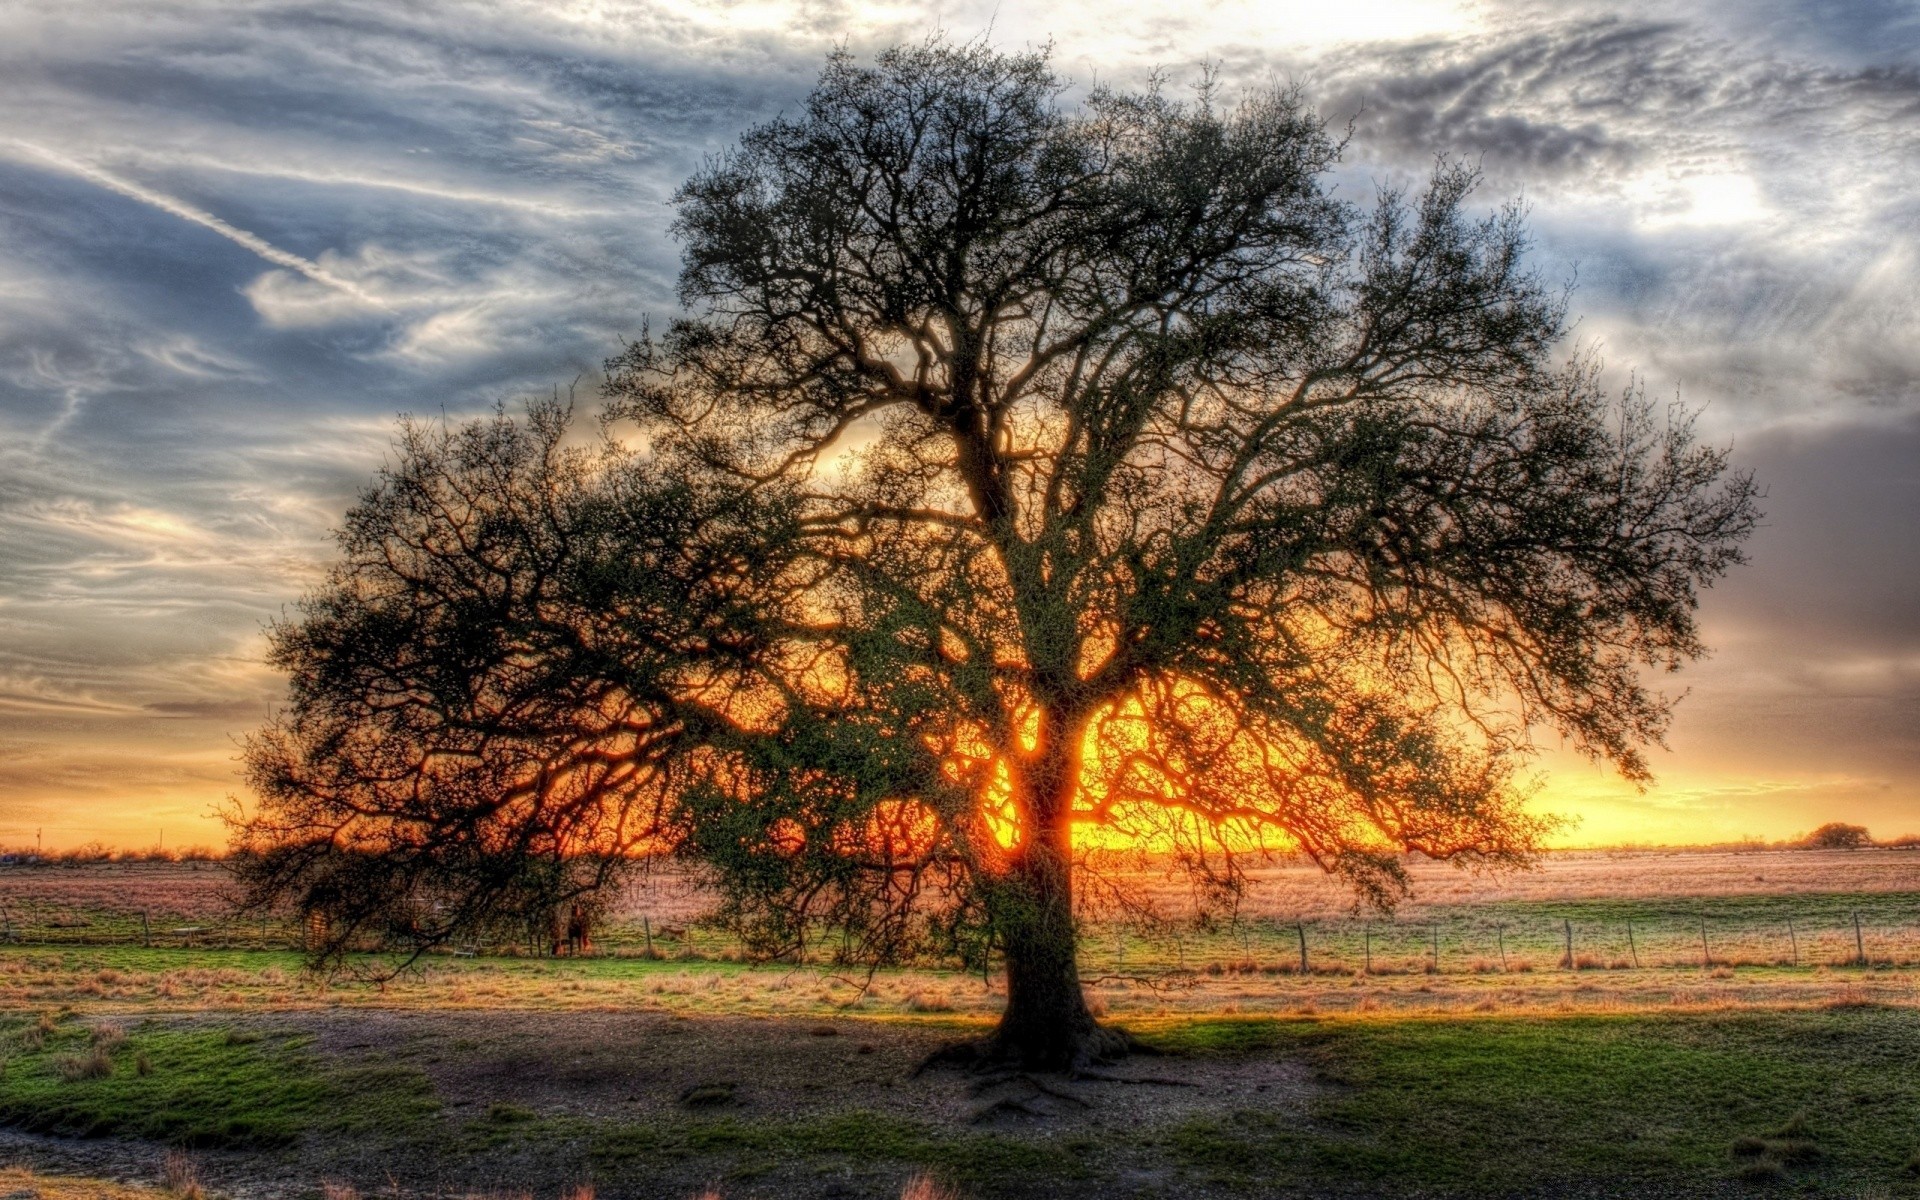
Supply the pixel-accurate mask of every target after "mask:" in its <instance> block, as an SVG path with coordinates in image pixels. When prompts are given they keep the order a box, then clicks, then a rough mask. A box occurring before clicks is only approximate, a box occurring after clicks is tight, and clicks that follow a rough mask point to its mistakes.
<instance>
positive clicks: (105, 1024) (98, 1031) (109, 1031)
mask: <svg viewBox="0 0 1920 1200" xmlns="http://www.w3.org/2000/svg"><path fill="white" fill-rule="evenodd" d="M89 1040H90V1041H91V1042H92V1043H93V1044H94V1045H95V1046H100V1047H103V1048H105V1049H106V1050H108V1051H109V1052H111V1051H114V1050H118V1049H119V1048H120V1047H121V1045H123V1044H124V1043H125V1042H126V1040H127V1031H126V1029H124V1028H123V1027H121V1026H120V1025H117V1024H115V1023H114V1022H112V1021H102V1022H100V1024H98V1025H95V1026H94V1027H93V1032H92V1034H91V1035H90V1037H89Z"/></svg>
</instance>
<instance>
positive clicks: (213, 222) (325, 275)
mask: <svg viewBox="0 0 1920 1200" xmlns="http://www.w3.org/2000/svg"><path fill="white" fill-rule="evenodd" d="M14 144H15V145H17V146H20V147H22V148H24V149H26V150H28V151H30V152H32V153H33V154H35V155H37V156H39V157H40V158H43V159H45V160H47V161H48V162H50V163H53V164H54V165H55V166H58V167H60V168H62V169H64V170H67V171H71V172H72V173H73V174H75V175H78V176H80V177H81V178H82V179H85V180H88V181H89V182H92V183H97V184H99V185H100V186H101V187H103V188H106V189H108V190H109V191H114V192H118V193H120V194H121V195H122V196H126V197H128V198H130V199H134V200H138V201H140V202H141V203H142V204H151V205H152V206H153V207H155V208H157V209H159V210H160V211H161V212H166V213H172V214H173V215H174V216H176V217H179V218H180V219H181V220H183V221H192V222H193V223H194V224H195V225H202V226H205V227H206V228H208V229H211V230H213V231H214V232H215V233H217V234H219V235H220V236H221V237H223V238H226V239H227V240H228V241H230V242H234V243H236V244H238V245H241V246H245V247H246V248H247V249H249V250H251V251H253V252H254V253H255V254H258V255H259V256H260V257H261V258H264V259H266V260H267V261H268V262H270V263H272V264H274V265H275V266H279V267H285V268H287V269H288V270H289V271H298V272H299V273H300V274H302V275H305V276H306V277H307V278H308V279H311V280H313V281H314V282H315V283H318V284H323V285H325V286H326V287H330V288H333V289H334V290H335V291H337V292H340V293H342V294H343V295H347V296H351V297H353V298H354V299H355V300H358V301H360V302H361V303H362V304H366V305H368V306H370V307H373V308H378V309H386V308H387V307H388V306H387V305H386V304H385V303H383V302H382V301H381V300H379V299H378V298H377V297H375V296H374V295H373V294H372V293H370V292H368V291H367V290H366V289H365V288H362V287H361V286H360V285H359V284H357V283H354V282H352V281H351V280H347V279H342V278H340V277H339V276H338V275H335V274H334V273H333V272H331V271H329V270H327V269H326V268H325V267H323V266H321V265H320V264H319V263H317V262H314V261H313V260H312V259H309V258H301V257H300V256H299V255H298V254H292V253H289V252H288V251H285V250H282V249H281V248H280V247H278V246H276V245H274V244H273V243H272V242H269V241H268V240H266V239H265V238H263V237H261V236H260V235H258V234H254V233H248V232H247V231H246V230H244V229H240V228H238V227H236V226H233V225H229V224H227V223H226V222H225V221H222V220H221V219H220V218H219V217H216V216H214V215H213V214H212V213H210V212H206V211H204V210H202V209H198V208H195V207H194V206H193V205H191V204H188V203H187V202H186V201H184V200H179V199H175V198H174V197H172V196H169V195H167V194H166V193H165V192H156V191H154V190H153V189H152V188H145V187H141V186H140V185H139V184H137V183H131V182H129V181H127V180H125V179H122V178H120V177H119V176H118V175H113V174H110V173H108V172H107V171H103V170H101V169H100V168H99V167H96V166H94V165H93V164H91V163H85V162H81V161H79V160H77V159H72V158H68V157H67V156H66V155H64V154H60V153H57V152H55V151H52V150H49V149H47V148H46V147H45V146H37V145H35V144H33V143H32V142H25V141H20V140H19V139H17V138H16V139H14Z"/></svg>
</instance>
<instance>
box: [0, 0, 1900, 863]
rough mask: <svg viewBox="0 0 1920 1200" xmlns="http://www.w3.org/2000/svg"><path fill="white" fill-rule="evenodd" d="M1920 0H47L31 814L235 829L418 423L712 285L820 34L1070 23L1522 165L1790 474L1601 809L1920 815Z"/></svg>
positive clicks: (1344, 182)
mask: <svg viewBox="0 0 1920 1200" xmlns="http://www.w3.org/2000/svg"><path fill="white" fill-rule="evenodd" d="M1917 12H1920V9H1916V7H1915V6H1913V5H1911V4H1909V3H1907V2H1906V0H1856V2H1853V3H1844V2H1824V3H1823V2H1821V0H1799V2H1797V3H1796V2H1789V0H1738V2H1736V0H1723V2H1722V3H1717V4H1716V3H1705V2H1702V0H1661V2H1660V3H1645V4H1640V5H1635V4H1633V3H1624V4H1609V5H1604V6H1603V5H1598V4H1579V3H1566V4H1555V5H1539V4H1530V3H1524V2H1507V0H1498V2H1491V3H1473V2H1464V3H1449V2H1445V0H1343V2H1342V3H1340V4H1328V3H1326V0H1255V2H1239V0H1219V2H1215V3H1208V2H1206V0H1179V2H1177V3H1166V4H1150V3H1133V4H1115V3H1112V2H1110V0H1104V2H1087V0H1067V2H1062V3H1026V4H1017V5H1016V4H995V3H993V2H992V0H980V2H971V0H969V2H963V3H950V4H941V3H914V2H912V0H901V2H900V3H895V4H885V5H872V6H865V5H859V4H842V3H835V2H833V0H819V2H809V0H800V2H799V3H787V2H785V0H741V2H739V3H725V2H720V0H711V2H710V0H633V2H629V0H551V2H548V3H540V2H537V0H494V2H491V3H478V2H472V3H461V2H459V0H418V2H414V3H408V4H391V3H380V2H373V0H368V2H365V3H356V2H353V0H298V2H288V3H273V2H265V0H260V2H242V0H228V2H226V3H194V2H190V0H135V2H126V0H89V2H88V3H84V4H75V3H73V2H72V0H10V2H9V3H8V4H6V5H5V6H4V8H0V842H5V843H11V844H19V843H21V842H26V843H31V842H32V840H33V838H34V837H35V834H36V830H44V837H45V840H46V844H47V845H48V846H50V847H51V846H57V845H65V844H71V843H76V842H80V841H85V840H87V839H91V838H100V839H105V840H108V841H111V842H115V843H119V844H126V845H148V844H151V843H152V842H153V841H154V840H155V839H156V838H157V837H160V836H161V835H162V831H164V836H165V838H166V841H167V843H168V844H169V845H179V844H183V843H187V842H196V841H197V842H214V841H217V840H218V839H219V836H220V834H219V828H218V826H217V824H216V823H214V822H212V821H211V820H210V819H209V813H210V811H211V809H212V808H213V806H215V805H216V804H218V803H219V802H220V801H221V800H222V799H223V798H224V797H226V796H228V795H230V794H233V793H236V792H237V791H238V788H239V785H238V782H237V780H236V778H235V774H234V761H233V760H234V753H235V750H234V738H235V736H236V735H237V734H239V733H241V732H243V731H244V730H246V729H248V728H250V727H252V726H253V725H255V724H257V723H258V722H259V721H260V719H261V718H262V716H263V715H264V714H265V713H266V711H267V710H268V708H269V706H270V705H271V704H272V703H273V702H274V700H275V698H276V695H277V694H278V690H279V685H278V682H277V681H276V679H275V678H274V677H273V676H272V675H271V673H269V672H268V671H267V670H266V669H265V668H264V667H263V666H262V665H261V663H260V661H259V660H260V655H261V651H262V626H263V624H264V622H266V621H267V620H268V619H270V618H272V617H274V616H275V615H277V614H279V613H280V612H282V611H283V610H284V608H285V606H286V605H288V604H289V603H290V602H291V601H292V600H294V599H295V598H297V597H298V596H299V595H300V594H301V592H302V590H303V589H304V588H305V587H306V586H308V584H309V583H310V582H311V581H312V580H313V579H314V578H315V576H316V571H317V569H318V567H319V565H320V564H322V563H324V562H325V560H326V558H327V556H328V553H329V544H328V541H327V535H328V529H329V527H330V526H331V524H332V523H333V522H334V521H335V520H336V519H337V518H338V516H339V515H340V513H341V512H342V510H343V509H344V507H345V506H346V505H347V503H348V502H349V501H350V499H351V497H352V495H353V494H354V492H355V490H356V489H357V488H359V487H360V486H361V485H363V484H364V483H365V481H366V480H367V478H368V476H369V474H370V472H371V471H372V470H373V469H374V468H375V467H376V466H377V465H378V464H379V462H380V461H381V458H382V455H383V454H384V452H385V447H386V444H387V438H388V433H389V430H390V429H391V426H392V421H393V418H394V416H395V414H396V413H398V412H402V411H408V412H416V413H434V412H439V411H442V410H444V411H447V412H450V413H456V414H458V413H463V412H468V411H472V410H476V409H479V408H483V407H485V406H487V405H490V404H492V403H494V402H495V401H497V400H499V399H503V398H505V399H512V398H515V397H520V396H525V395H527V394H529V393H531V392H535V391H546V390H549V389H551V388H553V387H555V386H561V387H565V386H567V385H568V384H569V383H570V382H572V381H574V380H576V379H580V380H582V381H583V385H584V386H587V387H589V388H590V387H591V385H592V379H593V376H592V372H593V371H594V369H595V366H596V364H597V363H599V362H600V361H601V360H602V359H603V358H604V357H606V356H607V355H608V354H609V353H610V351H611V350H612V349H613V348H615V347H616V346H617V344H618V340H619V339H620V338H621V337H622V336H623V335H629V334H632V333H634V332H636V331H637V330H638V329H639V327H640V324H641V321H642V320H643V318H644V317H645V316H646V315H647V314H649V313H652V314H657V315H659V314H667V313H669V312H671V311H672V300H671V284H672V280H673V276H674V272H675V268H676V254H675V248H674V246H673V245H672V243H671V242H670V240H669V239H668V238H667V237H666V236H665V232H664V229H665V225H666V222H667V219H668V210H667V207H666V201H667V198H668V196H669V195H670V194H671V192H672V189H673V187H674V185H675V184H676V183H677V182H678V181H679V180H680V179H682V178H683V177H684V176H686V175H687V174H688V173H689V171H690V170H692V169H693V168H694V167H695V166H696V165H697V164H698V163H699V162H700V160H701V156H702V155H705V154H708V153H711V152H714V151H716V150H719V149H721V148H723V147H725V146H726V145H728V144H729V143H730V142H731V141H732V140H733V139H734V138H736V137H737V136H738V134H739V133H740V131H741V130H742V129H743V128H744V127H746V126H747V125H749V124H751V123H753V122H755V121H759V120H762V119H764V118H767V117H769V116H772V115H773V114H775V113H777V112H779V111H781V110H782V109H783V108H790V107H792V106H793V105H794V104H795V103H796V102H797V100H798V98H799V97H800V96H802V95H803V94H804V92H805V90H806V88H807V86H808V84H809V83H810V81H811V80H812V78H813V76H814V75H815V74H816V73H817V71H818V69H819V66H820V63H821V60H822V57H823V56H824V55H825V53H826V52H827V51H828V50H829V49H831V48H832V47H833V46H834V45H836V44H839V43H842V42H844V43H846V44H848V45H849V46H851V47H852V48H853V49H854V50H855V51H856V52H867V51H871V50H872V49H875V48H877V47H880V46H882V45H885V44H887V43H889V42H893V41H899V40H903V39H917V38H920V37H924V36H926V35H927V34H928V33H929V32H931V31H934V30H944V31H946V32H948V33H949V34H951V35H954V36H958V37H974V36H982V35H984V36H988V37H990V38H991V39H992V40H993V41H994V42H996V43H997V44H1000V45H1002V46H1006V47H1020V46H1026V45H1032V44H1037V43H1042V42H1048V41H1050V42H1051V43H1052V45H1053V46H1054V53H1055V57H1056V61H1057V62H1058V64H1059V66H1060V67H1061V69H1062V70H1063V71H1064V72H1065V73H1066V74H1067V75H1069V76H1070V77H1071V78H1072V79H1073V80H1074V81H1075V82H1076V84H1077V85H1079V86H1080V87H1082V88H1084V86H1085V85H1087V84H1089V83H1091V82H1093V81H1095V80H1104V81H1107V82H1112V83H1117V84H1122V85H1124V84H1127V83H1129V82H1134V81H1138V80H1140V79H1142V78H1144V77H1145V76H1146V75H1147V74H1148V73H1149V72H1152V71H1154V70H1161V71H1163V72H1165V73H1166V74H1167V75H1168V77H1169V78H1171V79H1173V80H1175V81H1179V80H1181V79H1185V78H1192V77H1193V76H1194V74H1195V73H1196V71H1197V68H1198V65H1199V64H1201V63H1204V62H1212V63H1215V64H1217V66H1218V69H1219V70H1220V72H1221V75H1222V77H1223V79H1224V80H1225V82H1226V84H1227V85H1228V87H1229V89H1232V88H1242V87H1251V86H1259V85H1262V84H1265V83H1269V82H1273V81H1276V80H1297V81H1299V82H1300V83H1302V84H1304V85H1305V86H1306V88H1307V90H1308V92H1309V95H1310V96H1311V98H1312V99H1313V100H1314V101H1315V102H1316V103H1317V104H1318V106H1319V107H1320V109H1321V110H1322V112H1323V113H1325V114H1327V115H1328V116H1330V117H1333V118H1335V119H1336V120H1337V121H1338V122H1340V123H1344V122H1345V121H1346V120H1347V119H1349V118H1352V119H1353V120H1354V122H1355V138H1354V143H1353V149H1352V152H1351V153H1350V155H1349V158H1348V161H1347V163H1346V165H1345V167H1344V168H1343V170H1342V173H1341V180H1340V186H1341V188H1342V190H1343V192H1344V193H1345V194H1348V195H1350V196H1354V197H1356V198H1364V197H1365V196H1367V195H1370V194H1371V191H1372V188H1373V186H1374V185H1375V184H1376V183H1380V182H1402V181H1407V180H1413V179H1417V178H1418V177H1419V176H1420V175H1422V174H1423V173H1424V172H1425V170H1426V169H1427V167H1428V165H1429V164H1430V163H1431V161H1432V157H1433V155H1435V154H1436V153H1440V152H1447V153H1452V154H1456V155H1462V156H1467V157H1470V158H1472V159H1475V160H1477V161H1479V162H1480V163H1481V164H1482V166H1483V168H1484V171H1485V175H1486V180H1487V184H1486V191H1485V193H1484V196H1485V199H1486V201H1487V203H1488V204H1489V205H1491V204H1493V203H1495V202H1497V201H1498V200H1499V199H1501V198H1503V197H1506V196H1510V195H1515V194H1520V195H1524V197H1525V198H1526V199H1527V201H1528V202H1529V203H1530V205H1531V207H1532V214H1533V215H1532V223H1533V227H1534V229H1535V231H1536V234H1537V258H1538V261H1539V263H1540V265H1541V266H1542V268H1543V269H1544V270H1545V271H1546V272H1547V273H1548V274H1549V275H1551V276H1554V277H1563V276H1565V277H1574V278H1577V280H1578V291H1577V292H1576V296H1575V302H1574V310H1575V313H1576V314H1577V316H1578V318H1579V321H1578V325H1577V328H1576V330H1575V335H1574V336H1575V340H1576V341H1577V342H1578V343H1580V344H1582V345H1598V346H1599V347H1600V348H1601V350H1602V352H1603V353H1604V355H1605V358H1606V360H1607V362H1608V363H1609V364H1610V369H1611V370H1612V371H1613V372H1614V373H1615V375H1616V376H1617V379H1618V381H1619V382H1622V383H1624V382H1625V381H1626V380H1627V378H1628V377H1629V373H1633V374H1636V375H1637V376H1638V377H1639V378H1641V379H1642V380H1644V382H1645V384H1646V386H1647V387H1648V388H1649V389H1650V390H1651V391H1653V392H1655V393H1657V394H1660V395H1678V396H1680V397H1682V398H1684V400H1685V401H1686V402H1688V403H1689V404H1692V405H1696V406H1703V407H1704V408H1705V416H1704V418H1703V420H1704V425H1705V427H1706V428H1707V429H1708V430H1709V431H1710V433H1711V436H1713V437H1714V438H1715V439H1717V440H1722V441H1730V442H1731V443H1732V444H1733V446H1734V448H1735V454H1736V457H1737V459H1738V460H1739V461H1740V462H1741V463H1742V464H1745V465H1747V466H1750V467H1752V468H1754V469H1755V470H1757V471H1758V472H1759V475H1760V478H1761V481H1762V483H1763V484H1764V486H1765V487H1766V490H1767V492H1768V501H1767V505H1766V507H1767V510H1768V514H1769V517H1768V523H1767V527H1766V528H1765V529H1764V530H1763V531H1762V532H1761V534H1760V535H1759V536H1758V537H1756V539H1755V540H1754V542H1753V544H1752V551H1753V557H1754V563H1753V565H1752V566H1751V567H1749V568H1746V569H1744V570H1742V571H1740V572H1739V573H1738V574H1737V575H1736V576H1735V577H1733V578H1731V579H1729V580H1728V581H1726V582H1725V583H1723V584H1722V585H1721V586H1720V587H1718V588H1716V589H1715V590H1714V591H1713V592H1711V593H1709V594H1708V596H1707V599H1706V603H1705V606H1704V610H1703V611H1704V619H1705V625H1706V627H1707V630H1708V633H1709V637H1710V640H1711V641H1712V643H1713V644H1714V646H1715V647H1716V653H1715V655H1714V657H1713V658H1712V659H1711V660H1709V661H1707V662H1704V663H1702V664H1700V665H1698V666H1697V667H1695V668H1694V669H1692V670H1690V671H1688V672H1687V673H1686V674H1685V675H1684V676H1682V677H1681V679H1680V680H1679V681H1678V685H1679V686H1683V687H1685V688H1687V689H1689V695H1688V696H1687V698H1686V700H1685V701H1684V703H1683V704H1682V707H1681V710H1680V716H1679V718H1678V720H1677V722H1676V724H1675V727H1674V731H1673V736H1672V739H1671V752H1669V753H1662V754H1657V755H1656V759H1655V762H1656V768H1657V769H1658V770H1659V772H1660V776H1661V782H1660V785H1659V786H1658V787H1656V788H1654V789H1652V790H1651V791H1649V792H1647V793H1645V794H1637V793H1635V792H1633V791H1632V790H1631V789H1629V788H1626V787H1624V786H1621V785H1619V784H1617V783H1615V782H1612V781H1610V780H1609V779H1608V777H1607V776H1605V775H1604V774H1601V773H1598V772H1596V771H1594V770H1592V769H1591V768H1588V767H1586V766H1584V765H1582V764H1580V763H1578V762H1570V761H1567V760H1566V759H1565V758H1563V757H1561V756H1560V755H1558V754H1555V753H1551V752H1550V753H1549V754H1548V755H1547V756H1546V757H1545V759H1544V760H1543V765H1544V767H1545V769H1546V770H1547V772H1548V783H1547V790H1546V797H1547V800H1548V801H1549V803H1550V806H1552V807H1556V808H1558V809H1560V810H1562V811H1569V812H1573V813H1575V814H1577V815H1579V816H1581V817H1582V824H1581V825H1580V826H1579V828H1578V829H1577V830H1576V831H1575V833H1574V835H1573V836H1574V838H1575V840H1579V841H1590V842H1617V841H1622V840H1634V841H1680V840H1699V839H1725V838H1733V837H1739V836H1742V835H1759V836H1764V837H1769V838H1779V837H1785V836H1789V835H1792V834H1793V833H1795V832H1796V831H1800V830H1804V829H1807V828H1810V827H1811V826H1813V825H1816V824H1818V823H1820V822H1822V821H1826V820H1834V819H1846V820H1855V821H1861V822H1864V823H1866V824H1868V825H1869V826H1871V827H1872V828H1873V829H1874V830H1875V832H1877V833H1882V834H1894V833H1900V832H1908V831H1920V599H1916V597H1917V596H1920V16H1917V15H1916V13H1917Z"/></svg>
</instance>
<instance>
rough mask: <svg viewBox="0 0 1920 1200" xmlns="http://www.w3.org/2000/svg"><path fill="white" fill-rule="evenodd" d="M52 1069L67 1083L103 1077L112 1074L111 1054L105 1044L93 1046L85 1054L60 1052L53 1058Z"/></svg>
mask: <svg viewBox="0 0 1920 1200" xmlns="http://www.w3.org/2000/svg"><path fill="white" fill-rule="evenodd" d="M53 1069H54V1070H55V1071H57V1072H58V1073H59V1075H60V1078H62V1079H64V1080H66V1081H67V1082H68V1083H79V1082H80V1081H81V1080H84V1079H105V1078H107V1077H108V1076H110V1075H112V1074H113V1056H112V1055H111V1054H109V1053H107V1048H106V1047H105V1046H95V1047H94V1048H93V1049H91V1050H89V1051H87V1052H86V1053H85V1054H62V1055H61V1056H60V1057H58V1058H56V1059H54V1060H53Z"/></svg>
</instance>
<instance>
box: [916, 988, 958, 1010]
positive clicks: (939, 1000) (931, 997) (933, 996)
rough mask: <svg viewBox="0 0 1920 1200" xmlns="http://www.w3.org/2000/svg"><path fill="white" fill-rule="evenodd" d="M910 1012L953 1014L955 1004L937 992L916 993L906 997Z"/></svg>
mask: <svg viewBox="0 0 1920 1200" xmlns="http://www.w3.org/2000/svg"><path fill="white" fill-rule="evenodd" d="M906 1008H908V1012H952V1010H954V1002H952V1000H950V998H948V996H945V995H941V993H937V991H916V993H912V995H910V996H906Z"/></svg>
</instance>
